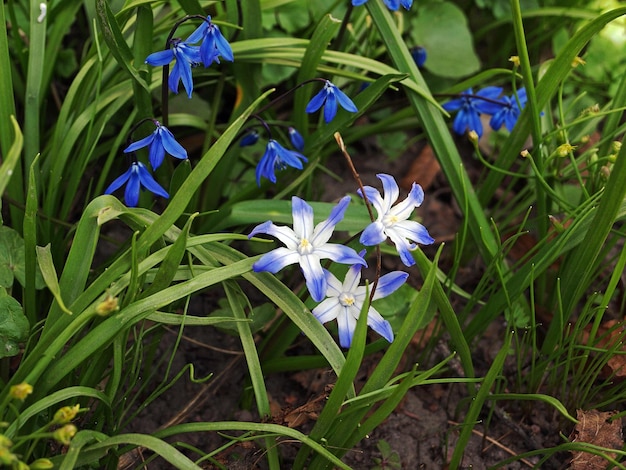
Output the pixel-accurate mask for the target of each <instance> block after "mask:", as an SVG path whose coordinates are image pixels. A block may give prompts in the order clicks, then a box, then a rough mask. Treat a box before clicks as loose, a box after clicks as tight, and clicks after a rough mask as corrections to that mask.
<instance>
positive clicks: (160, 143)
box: [124, 121, 187, 170]
mask: <svg viewBox="0 0 626 470" xmlns="http://www.w3.org/2000/svg"><path fill="white" fill-rule="evenodd" d="M154 123H155V124H156V129H155V131H154V132H153V133H152V134H150V135H149V136H148V137H144V138H143V139H141V140H138V141H137V142H133V143H132V144H130V145H129V146H128V147H126V149H125V150H124V153H130V152H135V151H137V150H139V149H140V148H143V147H148V146H149V147H150V149H149V155H150V165H152V169H153V170H156V169H157V168H158V167H159V166H160V165H161V163H163V159H164V158H165V152H167V153H169V154H170V155H171V156H173V157H176V158H180V159H181V160H185V159H186V158H187V151H186V150H185V149H184V148H183V146H182V145H180V144H179V143H178V142H176V139H175V138H174V135H173V134H172V133H171V132H170V130H169V129H168V128H167V127H165V126H162V125H161V123H160V122H159V121H154Z"/></svg>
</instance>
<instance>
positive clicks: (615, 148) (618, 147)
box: [611, 140, 622, 153]
mask: <svg viewBox="0 0 626 470" xmlns="http://www.w3.org/2000/svg"><path fill="white" fill-rule="evenodd" d="M611 148H612V149H613V152H614V153H619V151H620V150H622V143H621V142H620V141H619V140H614V141H613V143H612V144H611Z"/></svg>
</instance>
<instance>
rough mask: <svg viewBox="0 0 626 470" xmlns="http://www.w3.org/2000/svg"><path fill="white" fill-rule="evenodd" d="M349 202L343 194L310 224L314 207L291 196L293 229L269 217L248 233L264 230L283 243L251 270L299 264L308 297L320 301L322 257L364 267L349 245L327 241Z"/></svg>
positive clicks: (324, 284) (274, 269) (272, 270)
mask: <svg viewBox="0 0 626 470" xmlns="http://www.w3.org/2000/svg"><path fill="white" fill-rule="evenodd" d="M349 203H350V196H345V197H344V198H343V199H341V201H339V203H338V204H337V205H336V206H335V207H334V208H333V210H332V211H331V213H330V216H329V217H328V219H326V220H324V221H323V222H320V223H319V224H317V225H316V226H313V209H312V208H311V206H310V205H309V204H307V203H306V202H305V201H303V200H302V199H300V198H299V197H297V196H294V197H293V198H292V199H291V206H292V215H293V229H291V228H289V227H286V226H280V227H279V226H277V225H274V223H272V221H271V220H268V221H267V222H265V223H262V224H260V225H257V226H256V227H255V228H254V229H253V230H252V232H250V234H249V235H248V238H251V237H253V236H254V235H257V234H259V233H265V234H267V235H271V236H273V237H276V238H278V240H280V241H281V242H282V243H284V244H285V246H284V247H280V248H276V249H274V250H272V251H270V252H268V253H266V254H265V255H263V256H262V257H261V259H260V260H258V261H257V262H256V263H254V265H253V266H252V269H253V271H254V272H261V271H268V272H270V273H277V272H278V271H280V270H281V269H283V268H284V267H285V266H289V265H291V264H299V265H300V268H301V269H302V273H303V274H304V279H305V280H306V286H307V288H308V289H309V292H310V294H311V297H312V298H313V300H314V301H316V302H320V301H321V300H322V299H323V298H324V295H325V294H326V292H327V290H328V283H327V280H326V275H325V274H324V270H323V269H322V265H321V260H323V259H330V260H332V261H335V262H336V263H342V264H350V265H352V264H359V265H363V266H367V263H366V262H365V260H364V259H363V258H362V257H361V256H359V254H358V253H357V252H356V251H354V250H353V249H352V248H349V247H347V246H343V245H338V244H335V243H328V240H330V237H331V235H332V234H333V231H334V229H335V226H336V225H337V224H338V223H339V222H340V221H341V220H342V219H343V216H344V213H345V212H346V209H347V207H348V204H349Z"/></svg>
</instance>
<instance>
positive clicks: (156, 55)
mask: <svg viewBox="0 0 626 470" xmlns="http://www.w3.org/2000/svg"><path fill="white" fill-rule="evenodd" d="M172 60H174V53H173V52H172V50H171V49H167V50H164V51H158V52H153V53H152V54H150V55H149V56H148V57H146V64H149V65H154V66H159V65H167V64H169V63H170V62H171V61H172Z"/></svg>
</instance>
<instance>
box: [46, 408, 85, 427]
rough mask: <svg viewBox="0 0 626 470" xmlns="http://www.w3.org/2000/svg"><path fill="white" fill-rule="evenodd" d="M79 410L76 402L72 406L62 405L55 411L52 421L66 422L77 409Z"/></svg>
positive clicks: (74, 415)
mask: <svg viewBox="0 0 626 470" xmlns="http://www.w3.org/2000/svg"><path fill="white" fill-rule="evenodd" d="M79 410H80V405H78V404H76V405H74V406H64V407H63V408H60V409H59V410H58V411H57V412H56V413H54V418H53V419H52V422H53V423H54V424H67V423H69V422H70V421H72V420H73V419H74V418H75V417H76V414H77V413H78V411H79Z"/></svg>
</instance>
